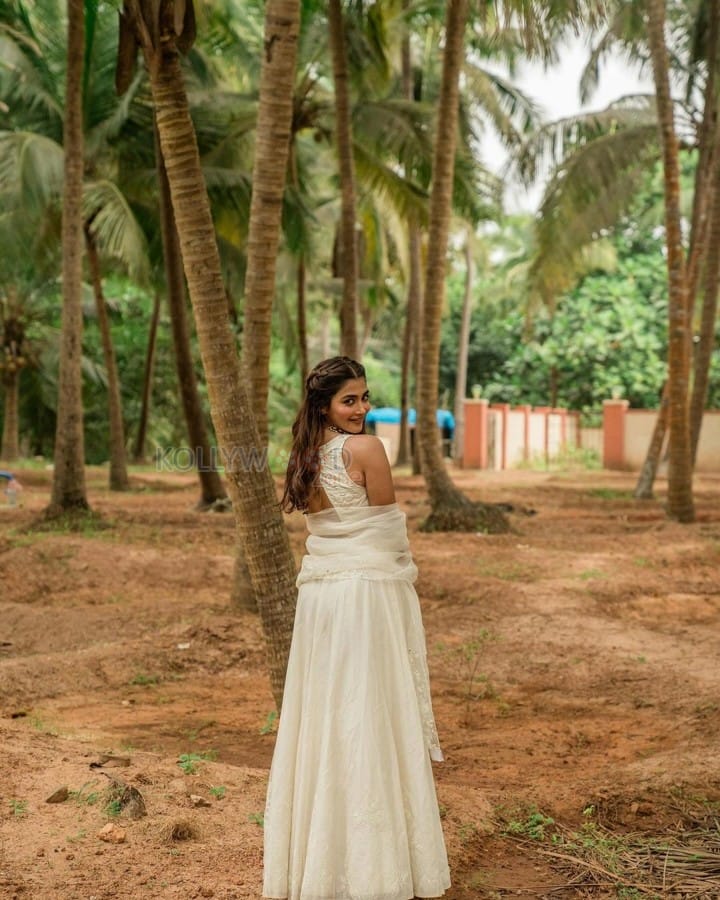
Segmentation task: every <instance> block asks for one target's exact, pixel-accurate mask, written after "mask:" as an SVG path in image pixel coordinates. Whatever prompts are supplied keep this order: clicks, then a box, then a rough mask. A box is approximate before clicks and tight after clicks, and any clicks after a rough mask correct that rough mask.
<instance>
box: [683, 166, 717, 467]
mask: <svg viewBox="0 0 720 900" xmlns="http://www.w3.org/2000/svg"><path fill="white" fill-rule="evenodd" d="M715 169H716V171H715V183H714V184H713V185H712V208H711V212H710V227H709V234H708V253H707V261H706V263H705V276H704V285H703V289H704V296H703V305H702V313H701V318H700V340H699V341H698V344H697V347H696V348H695V359H694V374H695V378H694V381H693V390H692V396H691V398H690V442H691V452H692V461H693V465H694V464H695V460H696V459H697V448H698V444H699V442H700V430H701V428H702V421H703V413H704V411H705V402H706V400H707V392H708V381H709V376H710V362H711V360H712V355H713V350H714V349H715V321H716V318H717V306H718V288H720V165H716V167H715Z"/></svg>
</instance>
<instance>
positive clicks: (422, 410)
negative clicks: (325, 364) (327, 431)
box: [416, 0, 508, 531]
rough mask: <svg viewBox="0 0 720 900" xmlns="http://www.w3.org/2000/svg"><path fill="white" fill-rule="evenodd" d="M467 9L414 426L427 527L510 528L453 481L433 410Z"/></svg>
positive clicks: (459, 24)
mask: <svg viewBox="0 0 720 900" xmlns="http://www.w3.org/2000/svg"><path fill="white" fill-rule="evenodd" d="M467 12H468V0H448V4H447V13H446V26H445V50H444V53H443V66H442V81H441V86H440V99H439V103H438V120H437V126H436V133H435V151H434V155H433V182H432V191H431V194H430V228H429V232H428V255H427V264H426V269H425V292H424V311H423V322H422V338H421V341H420V368H419V372H418V375H419V384H418V390H417V397H418V406H419V409H418V417H417V429H416V431H418V432H419V434H418V436H419V438H420V453H421V456H422V474H423V477H424V478H425V482H426V484H427V487H428V491H429V493H430V504H431V507H432V511H431V514H430V517H429V519H428V520H427V521H426V522H425V524H424V527H425V528H426V529H427V530H442V531H454V530H476V531H480V530H487V531H507V529H508V524H507V521H506V519H505V517H504V516H503V514H502V513H501V512H500V510H499V509H498V508H497V507H494V506H487V505H475V504H472V503H471V502H470V501H469V500H468V499H467V498H466V497H465V496H464V495H463V494H462V493H461V492H460V491H459V490H458V489H457V488H456V487H455V485H454V484H453V483H452V480H451V478H450V476H449V475H448V472H447V470H446V468H445V463H444V461H443V457H442V453H441V448H440V440H439V436H438V428H437V420H436V415H435V410H436V408H437V401H438V385H439V377H438V368H439V363H440V324H441V319H442V310H443V305H444V297H445V269H446V259H445V257H446V253H447V244H448V231H449V226H450V216H451V212H452V188H453V174H454V168H455V148H456V145H457V131H458V102H459V86H458V81H459V75H460V68H461V65H462V62H463V51H464V48H463V36H464V31H465V20H466V18H467Z"/></svg>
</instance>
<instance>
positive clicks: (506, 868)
mask: <svg viewBox="0 0 720 900" xmlns="http://www.w3.org/2000/svg"><path fill="white" fill-rule="evenodd" d="M19 478H20V480H21V482H22V483H23V484H24V486H25V490H24V491H23V494H22V504H23V505H22V506H21V507H18V508H10V507H0V897H2V898H18V900H28V898H32V900H45V898H58V900H93V898H94V900H110V898H196V897H215V898H223V900H230V898H237V900H240V898H259V897H260V891H261V878H262V818H261V817H262V812H263V807H264V800H265V788H266V783H267V774H268V767H269V764H270V760H271V756H272V750H273V744H274V724H275V723H274V719H273V715H272V711H273V706H274V704H273V700H272V696H271V693H270V689H269V683H268V679H267V676H266V671H265V667H264V650H263V641H262V635H261V630H260V626H259V622H258V620H257V617H256V616H255V615H253V614H251V613H248V612H242V611H235V610H233V609H232V607H231V606H230V602H229V590H230V581H231V576H232V568H233V552H234V540H233V523H232V519H231V516H230V515H229V514H227V513H226V514H201V513H197V512H195V511H194V510H193V505H194V502H195V500H196V499H197V493H198V492H197V489H196V487H195V483H194V481H193V478H192V477H191V476H185V475H182V476H181V475H170V474H163V475H158V474H155V473H147V472H146V473H136V474H134V475H133V479H132V480H133V490H132V491H131V492H130V493H127V494H111V493H110V492H109V491H107V490H106V489H105V480H106V473H105V472H104V471H102V470H100V469H95V470H90V472H89V489H90V496H91V502H92V505H93V508H94V509H95V510H96V511H97V512H99V513H100V514H102V516H103V517H104V519H105V521H106V523H107V524H108V525H109V526H110V527H107V528H95V527H91V526H88V527H87V528H86V529H85V530H84V531H81V532H79V533H74V532H70V531H65V532H43V531H36V530H28V526H29V525H30V523H31V522H32V521H33V519H34V518H35V516H36V515H37V514H38V513H39V512H40V511H41V510H42V508H43V507H44V506H45V505H46V503H47V501H48V498H49V486H50V473H48V472H46V471H40V470H36V469H27V470H22V469H20V470H19ZM456 480H457V482H458V483H459V484H460V485H461V486H462V487H463V489H465V490H466V491H467V492H468V493H469V494H470V495H471V496H472V497H473V498H476V499H480V498H483V499H488V500H492V501H505V502H509V503H512V504H514V505H515V509H516V511H515V512H514V513H513V514H512V515H511V519H512V523H513V527H514V531H513V533H511V534H510V535H505V536H499V537H488V536H484V535H479V534H477V535H476V534H469V535H457V534H448V535H438V534H433V535H425V534H422V533H420V532H419V531H418V524H419V522H420V521H421V520H422V518H423V516H424V514H425V513H426V512H427V507H426V504H425V499H424V492H423V489H422V483H421V481H420V480H419V479H417V478H412V477H410V476H406V477H400V478H398V479H397V489H398V499H399V502H400V504H401V506H402V507H403V508H404V509H405V510H406V512H407V514H408V521H409V527H410V538H411V544H412V548H413V552H414V554H415V558H416V561H417V563H418V566H419V569H420V577H419V580H418V583H417V589H418V594H419V596H420V601H421V604H422V610H423V617H424V622H425V629H426V633H427V643H428V654H429V664H430V670H431V679H432V689H433V702H434V707H435V714H436V719H437V723H438V729H439V732H440V738H441V743H442V744H443V749H444V751H445V755H446V758H447V761H446V762H445V763H444V764H439V765H438V764H434V771H435V776H436V784H437V791H438V800H439V803H440V810H441V815H442V821H443V827H444V831H445V838H446V842H447V847H448V853H449V857H450V864H451V871H452V877H453V887H452V888H451V890H450V891H449V893H448V894H447V895H446V897H447V898H448V900H467V898H480V900H482V898H507V897H535V898H543V897H547V898H570V897H588V898H597V897H608V898H609V897H619V898H632V897H646V896H649V897H690V896H692V897H705V898H718V897H720V827H719V825H718V821H719V820H720V743H719V742H718V728H719V726H720V662H719V661H720V478H710V477H705V478H699V479H698V480H697V483H696V487H697V493H696V496H697V505H698V521H697V523H696V524H694V525H690V526H687V525H686V526H683V525H678V524H674V523H671V522H668V521H667V520H666V519H665V518H664V515H663V511H662V507H661V505H660V503H656V502H650V503H638V502H635V501H633V500H632V499H631V496H630V491H631V489H632V485H633V479H632V476H630V475H624V474H619V473H609V472H588V471H581V470H578V471H565V472H562V471H558V472H537V471H511V472H505V473H499V474H486V473H483V474H477V473H475V474H473V473H462V472H461V473H457V474H456ZM659 487H660V494H662V492H663V490H664V487H665V486H664V485H663V484H661V485H660V486H659ZM1 499H2V498H1V497H0V500H1ZM530 510H532V511H534V514H532V515H531V514H528V513H529V511H530ZM288 524H289V528H290V530H291V536H292V540H293V546H294V549H295V550H296V552H297V555H298V559H299V557H300V555H301V554H302V552H303V542H304V536H305V535H304V523H303V520H302V517H301V516H299V515H296V516H293V517H291V518H290V519H289V520H288ZM192 754H195V757H196V758H193V757H192ZM108 755H109V756H110V758H109V759H108V758H107V757H108ZM183 755H184V756H183ZM187 755H190V756H187ZM197 757H201V758H197ZM180 763H184V768H185V769H187V770H189V771H187V772H186V771H183V766H181V764H180ZM118 780H119V781H120V782H121V785H120V787H118ZM126 785H127V786H130V787H132V788H135V789H136V790H137V791H139V792H140V793H141V795H142V798H143V799H144V803H145V806H146V810H147V815H146V816H144V817H141V818H138V819H133V818H131V817H130V814H129V813H130V810H129V808H126V807H124V801H125V799H127V796H128V794H127V793H126V794H125V796H124V797H121V796H120V795H121V794H122V790H123V788H124V786H126ZM63 786H65V787H67V788H68V789H69V796H68V798H67V799H66V800H65V801H64V802H59V803H47V802H46V799H47V798H48V797H49V796H50V795H51V794H52V793H53V792H54V791H55V790H56V789H58V788H62V787H63ZM193 798H195V799H193ZM106 825H107V826H109V833H106V834H104V835H103V836H102V838H101V837H99V836H98V833H99V832H100V831H101V829H103V827H104V826H106ZM103 838H105V840H103ZM660 845H662V847H664V848H665V849H662V848H661V850H658V847H659V846H660ZM667 848H674V849H673V851H672V853H671V852H670V850H669V849H667ZM678 848H679V849H678ZM683 848H684V849H683ZM660 852H662V854H663V855H662V856H658V854H659V853H660ZM683 854H684V855H683ZM678 859H679V860H680V863H678ZM653 860H654V861H655V862H653ZM658 860H659V862H658ZM683 861H684V862H683ZM681 863H682V865H681Z"/></svg>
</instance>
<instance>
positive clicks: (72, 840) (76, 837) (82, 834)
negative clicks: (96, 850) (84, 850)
mask: <svg viewBox="0 0 720 900" xmlns="http://www.w3.org/2000/svg"><path fill="white" fill-rule="evenodd" d="M86 837H87V831H85V829H84V828H81V829H80V831H78V832H77V834H69V835H68V836H67V838H66V840H67V842H68V844H76V843H77V842H78V841H82V840H83V839H84V838H86Z"/></svg>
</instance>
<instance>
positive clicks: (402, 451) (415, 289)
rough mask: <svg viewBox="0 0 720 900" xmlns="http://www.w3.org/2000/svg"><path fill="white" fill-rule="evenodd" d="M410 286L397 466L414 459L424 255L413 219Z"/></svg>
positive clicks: (403, 350)
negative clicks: (411, 417) (413, 380)
mask: <svg viewBox="0 0 720 900" xmlns="http://www.w3.org/2000/svg"><path fill="white" fill-rule="evenodd" d="M408 264H409V273H408V274H409V277H408V290H407V300H406V301H405V302H406V311H405V328H404V329H403V345H402V360H401V366H400V445H399V447H398V454H397V460H396V462H395V464H396V465H398V466H406V465H407V464H408V463H409V462H410V461H411V441H410V424H409V422H408V414H409V411H410V376H411V374H412V372H413V371H416V366H415V365H413V363H414V362H415V360H416V359H417V352H416V347H417V334H418V322H419V315H418V313H419V309H420V292H421V290H422V283H421V272H420V269H421V259H420V229H419V228H418V227H417V225H415V223H413V222H411V223H410V224H409V225H408Z"/></svg>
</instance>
